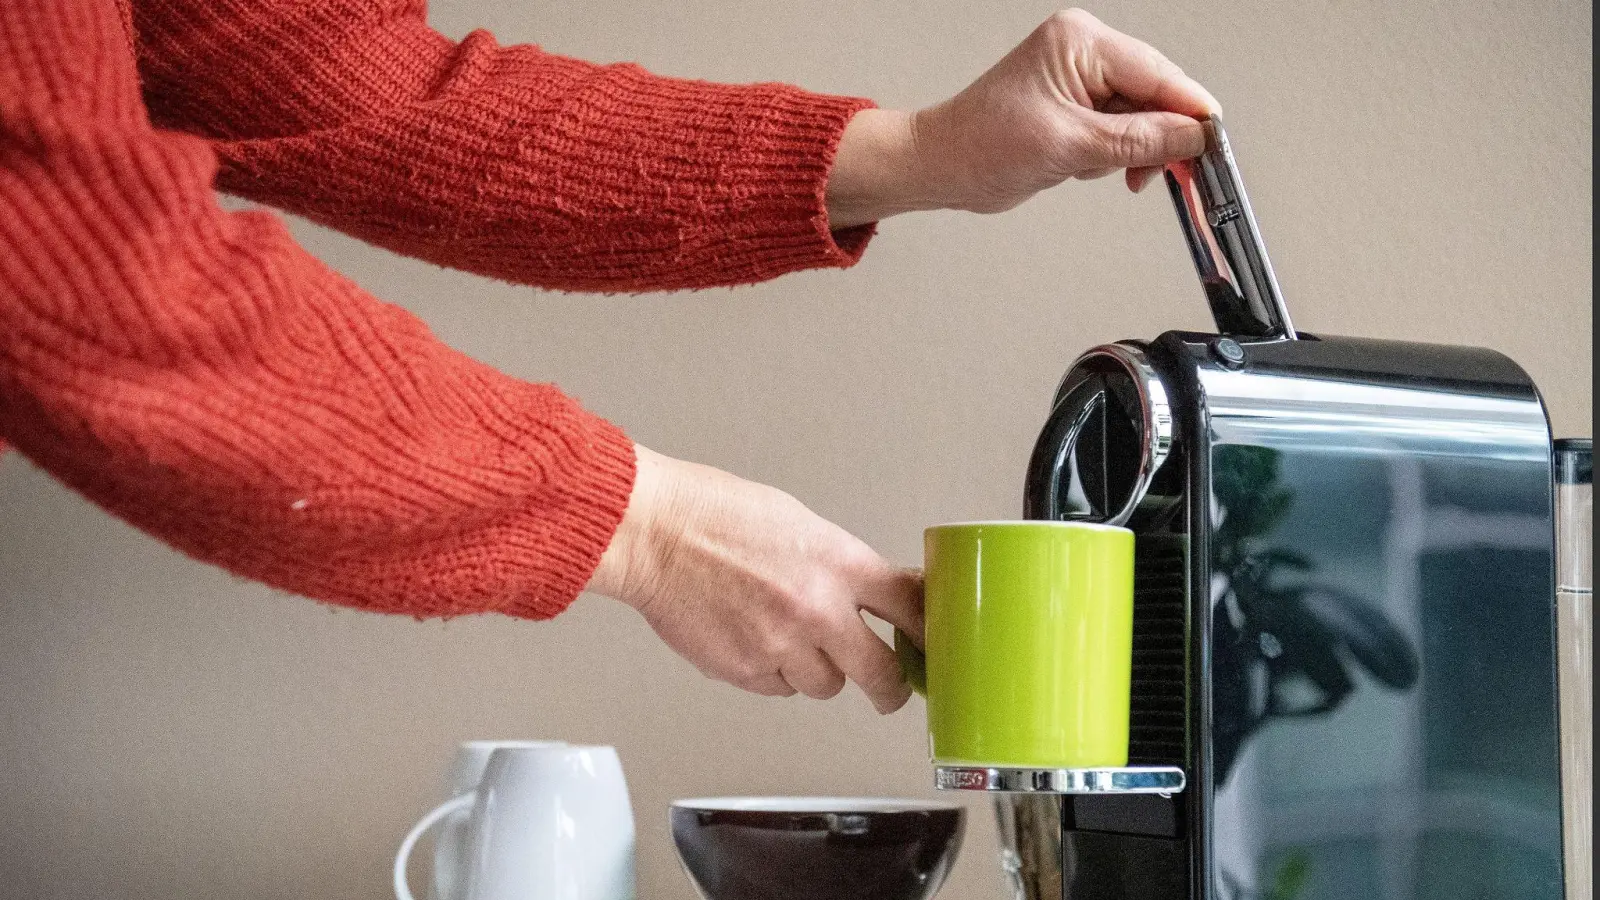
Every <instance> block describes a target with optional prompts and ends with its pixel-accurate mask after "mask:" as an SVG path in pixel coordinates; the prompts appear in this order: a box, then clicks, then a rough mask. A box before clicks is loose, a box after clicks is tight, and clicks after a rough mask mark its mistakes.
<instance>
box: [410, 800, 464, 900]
mask: <svg viewBox="0 0 1600 900" xmlns="http://www.w3.org/2000/svg"><path fill="white" fill-rule="evenodd" d="M477 798H478V792H477V791H468V792H467V793H465V794H462V795H461V796H459V797H452V798H451V799H449V800H446V801H445V802H443V803H441V804H439V805H438V806H436V807H434V809H433V811H432V812H430V813H428V814H427V815H425V816H423V817H422V820H421V821H419V822H418V823H417V824H416V825H415V826H413V827H412V829H411V833H410V834H407V835H406V839H405V840H403V841H401V842H400V852H398V853H396V854H395V856H394V896H395V898H396V900H416V898H414V897H412V896H411V886H410V885H409V884H407V883H406V863H408V862H410V861H411V850H412V848H414V847H416V846H417V841H418V840H420V839H421V838H422V835H423V833H424V832H426V831H427V830H428V829H430V828H432V827H433V826H435V825H437V824H439V823H440V822H441V821H443V820H444V818H445V817H446V816H448V815H450V814H452V813H455V812H458V811H460V810H462V809H465V808H467V807H469V806H471V805H472V802H473V801H474V800H476V799H477Z"/></svg>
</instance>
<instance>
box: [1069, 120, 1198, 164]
mask: <svg viewBox="0 0 1600 900" xmlns="http://www.w3.org/2000/svg"><path fill="white" fill-rule="evenodd" d="M1078 114H1079V115H1081V116H1084V117H1086V118H1087V119H1088V121H1089V127H1090V129H1091V132H1092V134H1093V138H1092V139H1091V140H1090V141H1089V146H1088V147H1087V148H1086V149H1085V152H1084V155H1083V161H1084V163H1085V164H1087V165H1088V166H1089V167H1090V168H1100V167H1106V166H1110V167H1114V168H1118V169H1122V168H1132V167H1141V166H1161V165H1165V164H1166V163H1169V162H1176V161H1177V160H1180V159H1193V158H1194V157H1196V156H1199V155H1200V154H1201V153H1203V152H1205V149H1206V132H1205V126H1204V125H1202V124H1201V123H1200V122H1199V120H1197V119H1192V118H1190V117H1189V116H1183V115H1179V114H1177V113H1168V112H1147V113H1129V114H1127V115H1122V116H1113V115H1107V114H1105V113H1098V112H1094V111H1092V110H1081V111H1079V112H1078Z"/></svg>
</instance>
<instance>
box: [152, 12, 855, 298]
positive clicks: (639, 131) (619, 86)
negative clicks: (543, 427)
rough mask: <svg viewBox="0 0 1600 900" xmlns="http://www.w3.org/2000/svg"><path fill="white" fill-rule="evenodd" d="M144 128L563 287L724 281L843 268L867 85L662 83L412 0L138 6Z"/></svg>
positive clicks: (353, 215) (310, 205) (505, 275)
mask: <svg viewBox="0 0 1600 900" xmlns="http://www.w3.org/2000/svg"><path fill="white" fill-rule="evenodd" d="M133 3H134V22H135V27H136V30H137V39H138V44H139V58H140V68H141V72H142V75H143V77H144V89H145V97H146V101H147V103H148V104H149V107H150V110H151V115H152V116H153V117H154V120H155V121H156V123H157V124H158V125H161V126H163V127H168V128H174V129H181V130H185V131H189V132H191V133H194V134H198V135H201V136H204V137H206V138H208V139H210V140H212V141H213V146H214V147H215V149H216V151H217V153H218V154H219V156H220V158H221V161H222V171H221V177H220V182H219V184H220V186H221V187H222V188H223V189H224V190H227V191H230V192H236V193H239V194H242V195H244V196H248V197H251V198H253V199H256V200H259V201H262V202H264V203H268V204H271V205H273V206H276V207H279V208H281V209H286V210H290V211H293V212H295V213H299V214H301V215H304V216H307V217H309V218H311V219H313V220H316V221H318V222H321V223H323V224H326V225H329V226H331V227H334V228H337V229H340V230H342V231H345V232H348V233H350V234H353V235H355V236H357V237H360V238H362V239H364V240H367V241H369V242H371V243H374V244H378V245H380V246H383V247H387V248H389V249H391V250H394V251H396V252H399V253H404V254H407V255H411V256H416V257H421V258H423V259H426V260H429V261H432V262H434V263H438V264H440V265H446V266H452V267H456V268H461V269H466V270H469V271H473V272H478V273H481V274H485V275H489V276H492V277H496V278H500V279H504V280H509V281H515V282H522V283H527V284H534V285H540V286H544V287H551V288H558V289H563V290H584V291H640V290H663V289H674V288H698V287H707V286H714V285H730V284H738V283H746V282H754V281H760V280H764V279H769V278H774V277H776V276H778V275H781V274H784V273H786V272H790V271H794V270H797V269H806V268H816V267H826V266H841V267H842V266H848V265H850V264H852V263H854V262H855V261H856V260H857V259H858V258H859V256H860V254H861V253H862V251H863V250H864V249H865V246H866V243H867V241H868V240H869V239H870V236H871V228H870V227H860V228H855V229H850V230H846V231H842V232H839V233H837V234H834V233H830V231H829V227H828V221H827V212H826V206H825V204H824V191H825V188H826V185H827V177H828V172H829V168H830V166H831V164H832V161H833V155H834V150H835V147H836V145H837V143H838V140H839V136H840V134H841V133H842V131H843V130H844V127H845V125H846V123H847V122H848V121H849V120H850V118H851V116H853V115H854V114H855V113H856V112H857V111H859V110H860V109H862V108H864V107H867V106H870V105H871V104H870V103H869V102H868V101H865V100H859V99H851V98H843V97H830V96H823V95H818V94H811V93H807V92H805V91H801V90H799V89H796V88H793V87H789V86H786V85H779V84H757V85H745V86H732V85H718V84H710V83H706V82H698V81H688V80H680V79H672V78H663V77H657V76H655V75H652V74H650V73H648V72H645V71H644V70H642V69H640V68H638V67H637V66H633V65H608V66H601V65H594V64H591V63H587V62H581V61H579V60H574V59H568V58H564V57H561V56H557V55H553V54H550V53H546V52H543V51H542V50H540V49H539V48H537V47H534V46H527V45H524V46H510V47H502V46H499V45H498V44H497V43H496V42H495V40H494V38H493V37H491V36H490V35H489V34H487V33H485V32H481V31H479V32H474V33H473V34H471V35H469V36H468V37H467V38H466V39H465V40H463V41H461V42H460V43H456V42H453V41H451V40H448V39H446V38H445V37H443V36H441V35H440V34H438V33H437V32H435V31H433V30H432V29H430V28H429V27H428V26H427V23H426V20H425V9H424V3H423V2H422V0H133Z"/></svg>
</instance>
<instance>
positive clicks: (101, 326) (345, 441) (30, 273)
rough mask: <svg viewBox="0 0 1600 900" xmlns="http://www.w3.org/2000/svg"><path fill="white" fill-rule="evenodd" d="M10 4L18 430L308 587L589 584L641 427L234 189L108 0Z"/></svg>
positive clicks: (2, 347) (7, 331) (455, 599)
mask: <svg viewBox="0 0 1600 900" xmlns="http://www.w3.org/2000/svg"><path fill="white" fill-rule="evenodd" d="M16 2H20V3H21V4H22V6H23V8H22V9H21V10H17V8H16V7H8V8H0V434H3V435H4V436H5V437H6V438H8V439H9V440H10V441H11V442H12V443H13V444H14V445H15V446H16V448H17V449H18V450H20V451H21V452H22V453H23V454H25V455H26V456H28V457H29V458H31V459H32V460H33V461H34V462H36V463H37V464H38V465H40V466H41V467H43V468H44V469H46V470H47V471H49V472H51V473H52V474H53V475H55V476H57V477H58V478H60V479H61V480H62V481H63V482H65V483H67V484H68V485H70V486H72V487H73V488H75V489H77V490H78V491H80V492H81V493H83V494H84V495H85V496H87V497H88V498H90V499H91V500H93V501H94V502H96V503H97V504H99V505H101V506H103V507H104V508H106V509H107V510H109V511H110V512H112V513H114V514H116V515H117V516H119V517H121V518H123V519H125V520H127V521H128V522H130V523H132V524H134V525H135V526H137V527H139V528H141V529H143V530H145V531H147V532H149V533H151V534H152V535H154V536H156V537H158V538H160V539H161V540H163V541H165V542H167V543H169V544H170V545H172V546H174V547H176V548H178V549H179V550H181V551H183V552H185V553H188V554H190V555H192V556H194V557H196V558H198V559H201V560H204V561H207V562H210V563H214V564H216V565H220V566H223V567H225V568H227V569H229V570H230V571H233V572H235V573H237V574H240V575H243V576H246V577H250V578H253V579H257V580H260V581H263V582H266V583H268V584H271V585H274V586H276V587H280V588H284V589H287V590H290V591H294V592H296V593H300V594H304V595H307V596H311V597H315V598H318V599H322V600H327V601H331V602H336V603H340V604H345V605H349V606H355V607H359V608H363V609H371V610H379V611H385V612H396V613H404V614H409V615H416V616H433V615H459V614H464V613H473V612H483V611H500V612H504V613H507V614H511V615H517V616H525V617H545V616H549V615H553V614H555V613H556V612H559V611H560V610H561V609H562V608H564V607H565V605H566V604H567V603H570V602H571V600H572V599H573V598H574V597H575V596H576V595H577V594H578V592H579V591H580V590H581V589H582V587H583V584H584V583H585V582H586V581H587V580H588V578H589V576H590V573H591V572H592V571H593V569H594V568H595V566H596V565H597V564H598V561H599V558H600V555H601V553H602V551H603V549H604V548H605V546H606V545H607V544H608V543H609V541H610V539H611V536H612V534H613V533H614V530H615V528H616V526H617V522H618V521H619V520H620V517H621V515H622V511H623V508H624V506H625V505H626V501H627V497H628V493H629V490H630V488H631V485H632V477H633V465H634V462H633V454H632V445H631V444H630V443H629V442H628V441H627V439H626V438H624V437H623V436H622V435H621V434H620V433H619V432H617V430H616V429H615V428H613V427H611V426H609V425H607V424H606V423H604V422H602V421H600V420H599V419H597V418H595V417H594V416H592V415H590V414H589V413H586V412H584V411H583V410H582V409H581V408H579V406H578V405H577V404H576V403H575V402H574V401H572V400H571V399H570V398H567V397H565V396H563V395H562V394H560V393H559V392H558V391H556V390H555V389H554V388H553V387H551V386H548V385H534V384H526V383H522V382H518V381H515V380H513V379H510V378H507V377H505V376H503V375H501V374H499V373H497V372H494V371H493V370H491V369H489V368H487V367H485V366H483V365H481V364H478V363H476V362H474V361H473V360H471V359H468V358H466V357H465V356H462V355H461V354H459V353H456V352H455V351H453V350H451V349H450V348H448V347H446V346H444V345H443V344H441V343H440V342H439V341H438V340H436V339H435V338H434V337H433V336H432V335H431V334H429V332H428V330H427V329H426V327H424V326H423V325H422V323H421V322H419V321H417V320H416V319H415V318H414V317H412V316H410V315H409V314H407V313H405V312H404V311H402V310H400V309H398V308H396V307H392V306H388V305H385V304H381V303H378V302H377V301H375V300H374V299H372V298H371V297H370V296H367V295H366V294H364V293H362V292H361V291H360V290H359V289H358V288H356V287H355V286H354V285H353V284H351V283H350V282H348V281H346V280H345V279H342V278H340V277H338V276H337V275H335V274H333V273H332V272H330V271H328V270H327V269H326V268H324V267H323V266H321V265H320V264H319V263H317V262H316V261H315V260H314V259H312V258H311V257H310V256H309V255H308V254H306V253H305V252H304V251H303V250H302V249H300V248H299V247H297V246H296V245H295V244H294V243H293V242H292V240H291V239H290V238H289V236H288V234H287V232H286V231H285V230H284V229H283V227H282V225H281V224H280V223H279V222H277V221H276V220H275V219H273V218H272V217H270V216H266V215H262V214H227V213H224V212H223V211H221V210H220V209H218V208H217V206H216V204H215V203H214V201H213V199H212V195H211V192H210V181H211V177H212V175H213V172H214V165H215V164H214V161H213V158H212V156H211V154H210V152H209V151H208V150H207V149H206V148H205V146H204V145H203V144H202V143H201V142H199V141H197V140H194V139H191V138H186V137H181V136H175V135H163V134H159V133H157V132H154V131H152V130H151V129H150V128H149V126H148V125H147V124H145V123H144V122H143V120H142V112H140V111H139V109H138V92H137V81H136V75H135V73H134V72H133V68H132V61H131V59H120V60H119V59H117V58H116V54H115V53H114V52H112V49H113V48H114V49H117V50H120V52H121V54H122V56H123V57H126V55H127V54H126V50H125V49H123V44H122V38H121V34H120V30H116V29H117V26H116V25H115V22H114V20H113V21H112V22H111V23H107V22H105V21H104V18H103V16H100V14H99V8H100V7H101V6H103V5H102V4H99V3H97V2H92V0H90V2H80V0H16ZM62 3H65V4H67V5H68V8H69V10H70V12H71V14H70V15H68V14H65V13H62V14H60V15H57V11H58V9H59V7H58V6H56V5H57V4H62ZM11 12H16V13H17V14H16V15H8V13H11ZM97 17H98V18H97ZM41 23H43V24H41ZM52 23H53V24H54V25H57V26H60V27H57V28H50V27H47V26H49V25H51V24H52ZM86 23H88V24H91V25H94V26H98V32H97V33H91V34H88V35H85V34H83V33H82V31H83V27H84V25H85V24H86ZM18 48H22V49H20V50H19V49H18ZM41 50H42V52H44V53H49V54H52V55H51V56H50V57H48V58H36V59H30V58H29V53H30V52H36V51H41ZM13 51H15V52H13ZM119 63H126V69H125V70H124V69H121V68H119V65H118V64H119Z"/></svg>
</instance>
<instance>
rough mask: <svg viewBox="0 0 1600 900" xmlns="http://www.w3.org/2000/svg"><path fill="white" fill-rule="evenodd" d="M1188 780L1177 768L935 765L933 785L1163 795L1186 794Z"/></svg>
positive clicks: (1007, 790)
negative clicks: (1046, 767) (1022, 767)
mask: <svg viewBox="0 0 1600 900" xmlns="http://www.w3.org/2000/svg"><path fill="white" fill-rule="evenodd" d="M1185 783H1186V780H1185V778H1184V775H1183V770H1182V769H1180V768H1178V767H1176V766H1128V767H1124V768H1120V769H998V768H988V767H984V766H935V767H934V770H933V785H934V787H936V788H938V789H939V790H941V791H991V792H998V793H1008V794H1162V795H1165V796H1169V795H1172V794H1177V793H1182V791H1183V788H1184V785H1185Z"/></svg>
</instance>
